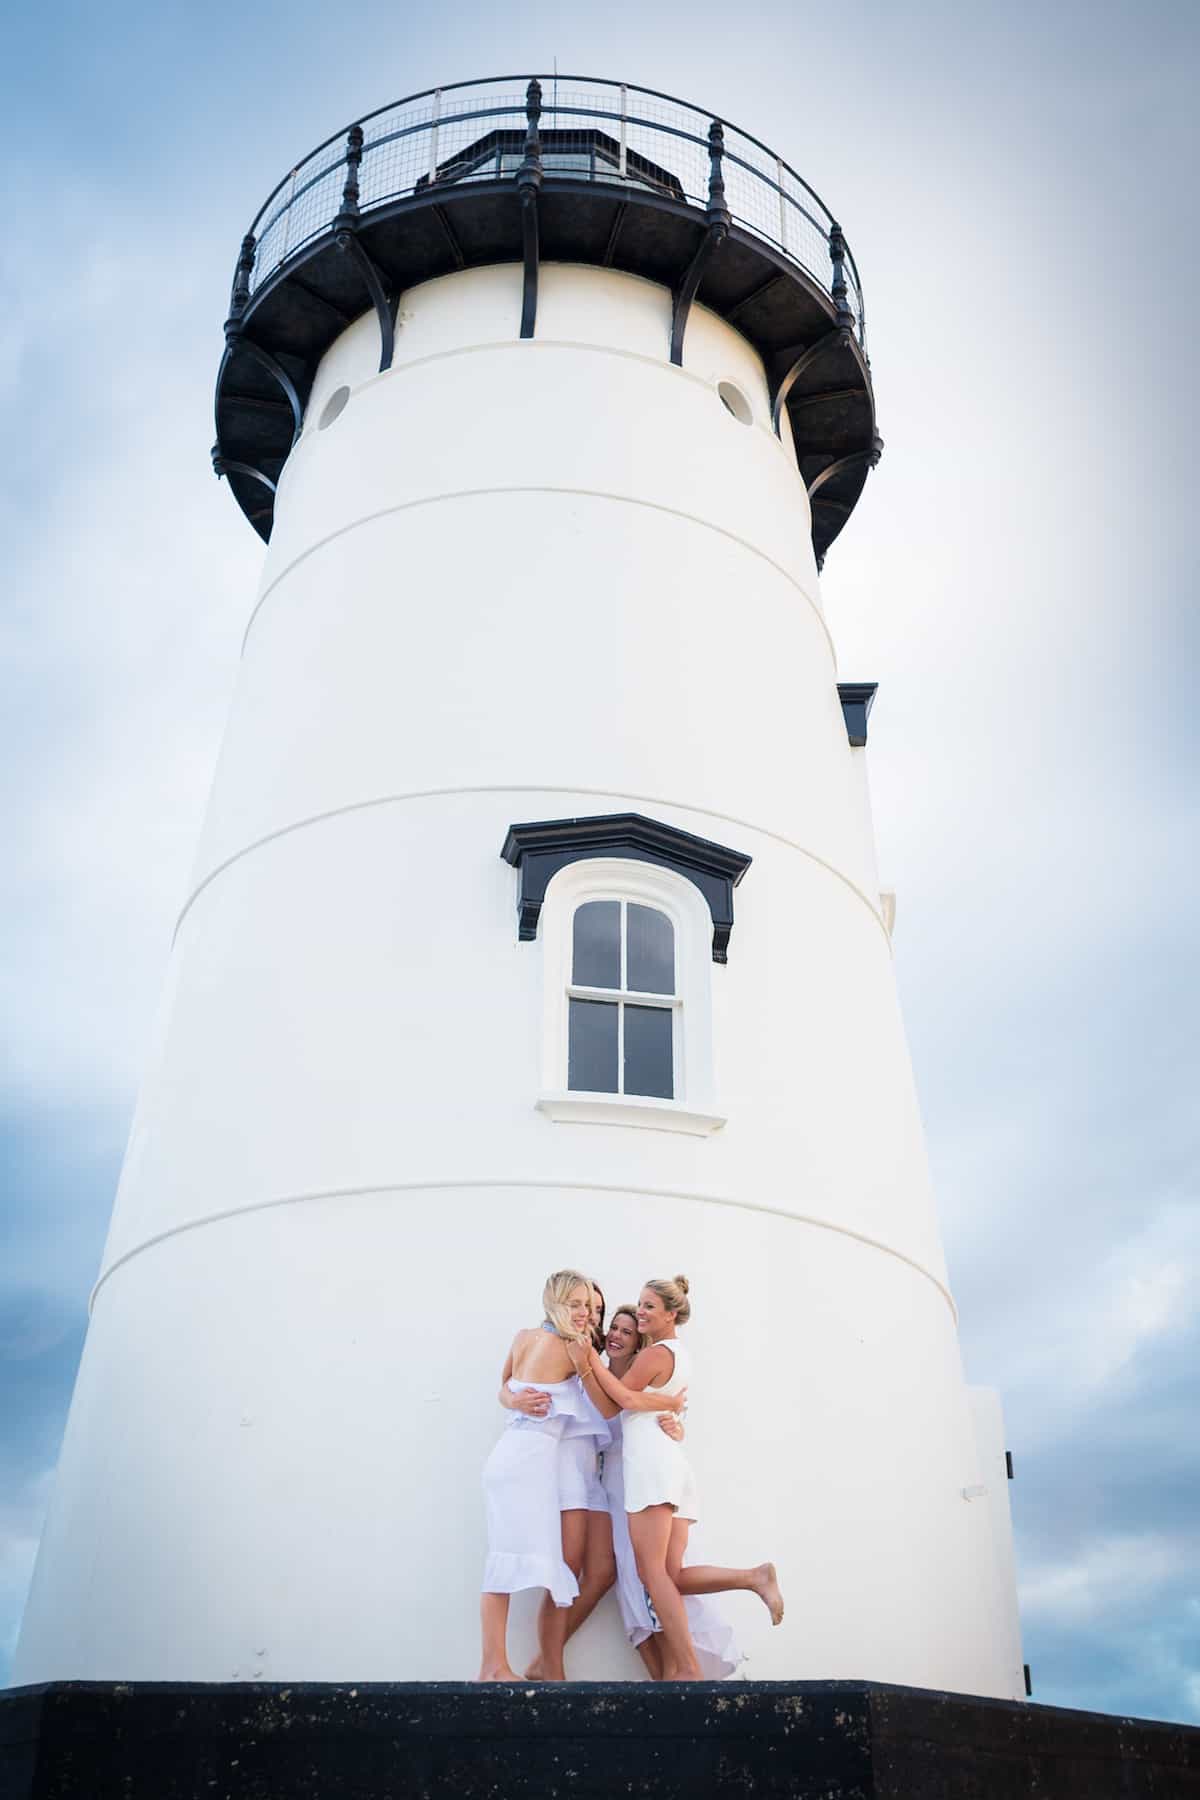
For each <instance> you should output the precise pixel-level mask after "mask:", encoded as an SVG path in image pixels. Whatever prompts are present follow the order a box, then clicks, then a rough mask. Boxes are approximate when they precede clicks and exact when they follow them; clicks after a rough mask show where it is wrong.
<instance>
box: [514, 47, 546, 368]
mask: <svg viewBox="0 0 1200 1800" xmlns="http://www.w3.org/2000/svg"><path fill="white" fill-rule="evenodd" d="M541 116H542V84H541V82H540V81H538V79H537V78H536V76H535V77H534V79H533V80H532V81H531V82H530V83H529V86H528V87H527V88H526V89H525V118H526V121H527V125H526V131H525V160H524V161H523V162H522V164H521V166H520V168H519V169H518V170H517V195H518V197H519V199H520V202H521V262H522V276H521V336H522V337H523V338H531V337H532V336H533V333H534V328H535V327H536V325H537V301H538V262H539V252H538V190H539V189H540V188H541V185H542V145H541V139H540V138H539V136H538V121H539V119H540V118H541Z"/></svg>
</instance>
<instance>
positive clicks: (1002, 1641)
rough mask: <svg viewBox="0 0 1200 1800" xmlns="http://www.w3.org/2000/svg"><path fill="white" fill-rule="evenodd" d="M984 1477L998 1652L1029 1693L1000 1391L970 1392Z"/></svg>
mask: <svg viewBox="0 0 1200 1800" xmlns="http://www.w3.org/2000/svg"><path fill="white" fill-rule="evenodd" d="M967 1391H968V1396H969V1399H970V1403H971V1416H972V1419H973V1420H974V1424H975V1442H976V1445H977V1447H978V1453H979V1473H980V1478H981V1480H982V1481H983V1482H984V1483H985V1484H986V1492H987V1508H988V1523H989V1525H990V1527H991V1538H992V1564H993V1583H994V1592H995V1600H994V1602H993V1616H994V1618H995V1621H996V1625H995V1631H996V1648H997V1652H998V1654H999V1655H1000V1656H1001V1657H1002V1658H1003V1670H1004V1678H1005V1680H1006V1682H1007V1686H1008V1691H1010V1692H1011V1693H1013V1694H1015V1695H1017V1696H1018V1698H1019V1697H1020V1696H1021V1695H1022V1694H1024V1692H1025V1661H1024V1651H1023V1650H1022V1648H1021V1620H1020V1617H1019V1615H1018V1612H1017V1565H1016V1558H1015V1556H1014V1555H1013V1528H1012V1506H1011V1504H1010V1500H1009V1492H1010V1490H1009V1476H1008V1457H1007V1437H1008V1434H1007V1432H1006V1431H1005V1429H1004V1411H1003V1408H1002V1406H1001V1403H1000V1396H999V1394H998V1393H997V1392H996V1390H995V1388H985V1387H972V1388H969V1389H968V1390H967Z"/></svg>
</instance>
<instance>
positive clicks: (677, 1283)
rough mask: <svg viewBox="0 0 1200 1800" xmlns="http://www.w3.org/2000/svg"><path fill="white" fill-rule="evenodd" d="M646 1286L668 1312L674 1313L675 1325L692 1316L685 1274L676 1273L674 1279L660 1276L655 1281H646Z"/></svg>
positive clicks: (684, 1322)
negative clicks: (670, 1279) (669, 1279)
mask: <svg viewBox="0 0 1200 1800" xmlns="http://www.w3.org/2000/svg"><path fill="white" fill-rule="evenodd" d="M646 1286H647V1287H648V1288H649V1289H650V1290H651V1292H652V1293H655V1294H657V1295H658V1297H659V1299H660V1300H661V1301H662V1303H663V1305H664V1306H665V1307H666V1309H667V1311H668V1312H672V1313H674V1314H675V1323H676V1324H677V1325H686V1324H687V1322H688V1320H689V1319H690V1318H691V1316H692V1303H691V1301H690V1300H689V1299H688V1278H687V1276H686V1275H677V1276H676V1277H675V1279H674V1281H668V1280H667V1278H666V1277H665V1276H662V1277H660V1279H659V1280H657V1281H648V1282H647V1283H646Z"/></svg>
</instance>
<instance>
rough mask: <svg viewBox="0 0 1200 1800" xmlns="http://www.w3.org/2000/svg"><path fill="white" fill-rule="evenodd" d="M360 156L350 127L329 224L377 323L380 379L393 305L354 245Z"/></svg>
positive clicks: (357, 135)
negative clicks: (337, 205) (338, 198)
mask: <svg viewBox="0 0 1200 1800" xmlns="http://www.w3.org/2000/svg"><path fill="white" fill-rule="evenodd" d="M362 156H363V129H362V126H361V125H352V126H351V127H350V129H349V131H348V132H347V133H346V183H345V186H344V187H343V188H342V206H341V211H340V212H339V213H338V215H337V218H336V219H335V220H334V221H333V241H334V243H335V244H336V245H337V247H338V249H339V250H340V251H342V253H343V255H346V256H349V258H350V260H351V262H353V264H354V266H355V267H356V268H357V270H358V272H359V274H360V275H361V276H362V278H363V285H364V286H365V288H366V290H367V294H368V296H369V298H370V301H371V305H372V306H373V307H374V308H375V317H376V319H377V320H378V322H379V373H380V374H381V375H382V374H383V372H384V370H385V369H390V368H391V366H392V357H393V356H394V355H395V351H396V314H395V305H396V302H395V297H394V296H393V295H391V294H389V292H388V288H387V283H386V282H385V280H384V276H383V272H382V270H381V269H380V268H379V267H378V266H377V265H376V264H375V262H373V261H372V259H371V257H370V256H368V254H367V252H366V251H365V250H364V249H363V247H362V245H361V244H360V243H359V241H358V236H357V233H358V223H359V217H360V215H359V208H358V169H359V164H360V163H361V162H362Z"/></svg>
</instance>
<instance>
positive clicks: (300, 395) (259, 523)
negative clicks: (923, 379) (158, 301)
mask: <svg viewBox="0 0 1200 1800" xmlns="http://www.w3.org/2000/svg"><path fill="white" fill-rule="evenodd" d="M510 79H513V80H515V78H508V77H505V78H501V79H500V81H493V82H489V83H486V84H483V83H469V82H468V83H458V84H455V85H454V86H452V87H448V88H444V89H442V90H440V91H439V94H438V96H436V97H434V96H431V95H425V96H414V97H413V100H412V101H411V102H401V103H400V104H399V106H398V107H390V108H384V109H381V111H380V112H379V113H377V114H371V115H368V116H367V117H366V118H364V119H363V120H362V121H361V122H360V123H359V124H357V125H355V126H352V127H351V128H350V130H349V131H348V132H347V133H345V134H344V135H342V136H341V137H340V138H339V137H335V138H331V139H329V140H327V141H326V143H325V144H323V145H321V146H319V147H318V149H317V150H316V151H314V152H313V154H312V156H310V157H309V158H307V159H305V161H304V162H302V163H301V164H300V165H299V167H298V168H297V169H296V170H294V171H292V173H291V174H290V175H289V177H287V178H286V179H285V181H284V182H282V183H280V184H279V186H278V187H277V188H276V189H275V190H274V192H273V193H272V195H271V196H270V198H269V200H268V202H267V204H266V205H265V206H264V207H263V208H262V209H261V210H260V212H259V214H258V216H257V218H256V219H255V221H254V227H253V229H252V230H251V231H250V232H248V233H247V234H246V236H245V238H244V239H243V240H242V244H241V248H240V251H239V255H238V260H237V265H236V268H235V271H234V280H233V287H232V292H231V296H230V309H229V318H228V321H227V325H226V344H227V347H226V353H225V355H224V356H223V357H222V360H221V366H220V369H219V371H218V377H217V395H216V415H217V416H216V427H217V442H218V455H219V457H220V459H221V461H222V463H223V466H224V467H225V469H226V470H227V472H228V474H229V481H230V487H231V488H232V490H233V492H234V494H235V496H236V498H237V500H238V503H239V505H240V506H241V507H242V508H243V510H244V511H245V512H246V514H247V516H248V517H249V518H250V519H251V522H252V523H253V524H254V526H255V528H256V530H258V531H259V532H260V534H261V535H262V536H263V537H264V538H265V537H269V536H270V531H271V523H272V516H273V489H272V486H271V485H270V484H272V483H276V482H278V479H279V473H280V470H281V469H282V467H283V465H284V463H285V461H286V460H287V456H288V454H289V452H290V450H291V448H292V445H293V444H294V443H295V440H296V437H297V435H298V429H299V426H300V424H301V423H302V420H303V410H304V406H305V404H306V402H307V398H308V394H309V391H310V389H311V385H312V380H313V376H314V373H315V371H316V367H317V364H318V363H319V361H320V359H321V357H322V355H323V354H324V353H325V351H326V350H327V349H328V348H329V346H330V344H331V343H332V342H333V341H334V340H335V338H336V337H337V336H338V334H339V332H340V331H341V330H342V329H344V327H345V325H346V323H347V322H348V321H350V320H352V319H354V318H356V317H357V316H358V315H359V314H360V313H361V312H362V310H363V308H364V306H367V305H369V306H371V307H373V308H374V310H375V313H376V317H377V319H378V323H379V330H380V367H381V368H387V367H388V366H389V365H390V363H391V361H392V355H393V347H394V306H395V300H396V296H398V294H399V293H401V292H402V291H403V290H405V289H406V288H409V287H413V286H415V285H417V283H419V282H422V281H428V280H430V279H433V278H436V277H437V276H439V275H444V274H449V273H452V272H453V271H455V270H458V269H465V268H473V267H479V266H482V265H485V264H488V263H496V262H519V263H520V264H521V266H522V277H523V280H522V317H521V325H520V330H521V334H522V335H523V336H531V335H532V334H533V332H534V331H535V330H536V320H537V288H538V273H539V269H540V265H541V263H542V262H544V261H546V260H554V261H560V262H581V263H591V264H594V265H598V266H603V267H610V268H614V269H617V270H620V271H622V272H628V273H633V274H638V275H642V276H645V277H647V278H648V279H650V280H652V281H656V282H658V283H660V284H662V285H664V286H666V287H668V288H669V289H670V290H671V293H672V328H671V345H670V354H671V357H672V360H673V361H674V362H676V363H678V362H679V361H680V360H681V359H682V356H683V353H684V340H685V333H686V325H687V320H688V316H689V314H690V311H691V308H692V307H693V305H694V304H695V303H696V302H697V301H702V302H703V304H704V305H705V306H706V307H708V308H709V309H711V310H712V311H713V312H715V313H717V314H718V316H720V317H722V318H725V319H727V320H729V321H730V322H731V323H734V324H735V325H736V328H737V330H738V331H739V332H740V333H741V334H742V335H743V336H744V337H745V338H746V339H747V340H748V341H749V343H750V344H751V345H752V346H753V348H754V349H755V350H756V351H757V352H758V353H759V355H760V356H761V358H762V360H763V363H764V365H765V367H766V370H767V376H768V381H769V383H770V385H771V392H772V403H773V404H772V412H773V423H774V424H775V427H776V429H777V430H780V431H781V425H782V418H783V413H784V411H786V412H787V413H788V416H789V420H790V424H791V438H792V442H793V445H794V449H795V454H796V460H797V464H798V466H799V469H800V473H801V476H802V478H803V480H804V483H805V487H806V489H807V490H808V491H809V493H810V497H811V513H812V538H813V548H814V551H815V552H816V556H817V560H818V563H819V562H820V561H821V560H822V559H823V557H824V554H825V552H826V550H827V549H828V547H829V545H830V543H832V541H833V539H834V538H835V537H836V536H837V534H838V532H839V531H840V530H841V529H842V527H843V525H844V523H845V521H846V519H847V518H848V517H849V515H850V513H851V511H852V510H853V508H854V505H855V503H856V502H857V500H858V497H859V494H860V493H861V491H862V487H863V484H864V482H865V480H866V476H867V472H868V469H869V468H870V467H872V466H873V464H874V462H875V461H876V460H877V459H878V448H879V440H878V437H877V434H876V426H875V403H874V395H873V391H872V385H871V377H870V369H869V365H868V363H867V358H866V350H865V333H864V323H863V309H862V289H861V283H860V281H859V278H858V273H857V270H856V269H855V267H854V259H853V257H852V256H851V254H850V252H849V250H848V248H847V247H846V244H845V239H844V237H843V235H842V233H841V230H840V228H839V227H838V225H837V224H836V222H835V221H834V220H833V218H832V215H831V214H829V212H828V209H826V208H825V207H824V205H823V203H822V202H821V200H820V199H819V197H818V196H817V195H816V194H815V193H814V192H813V190H812V189H811V188H810V187H809V186H808V184H807V183H805V182H803V181H802V180H801V178H800V177H799V176H797V175H796V173H795V171H794V170H791V169H790V168H788V166H787V165H786V164H784V163H783V162H782V161H781V160H780V159H777V158H775V157H774V156H773V153H771V152H770V151H768V150H767V149H766V146H765V145H762V144H760V143H759V142H758V140H757V139H755V138H752V137H750V136H749V135H748V134H746V133H744V132H740V131H738V130H737V129H736V128H735V127H733V126H731V125H730V124H729V123H728V121H726V120H722V119H720V118H719V117H715V116H714V115H712V114H709V115H707V118H704V119H703V121H702V116H701V115H699V114H698V113H697V112H696V111H695V109H693V108H689V107H687V106H686V104H685V103H684V102H682V101H677V100H674V99H673V98H672V97H671V96H669V95H662V94H658V93H656V92H654V91H652V90H646V89H639V88H636V87H633V86H632V85H622V84H619V83H615V82H604V81H591V79H590V78H585V77H570V78H566V77H563V78H561V81H562V84H563V90H564V91H563V98H562V101H561V103H560V101H559V97H558V90H557V89H555V90H553V92H551V90H550V89H548V88H547V89H545V90H543V87H542V80H541V79H539V78H538V77H536V76H535V77H533V78H532V79H531V80H529V81H524V80H523V81H522V83H521V98H520V99H519V100H518V98H517V96H516V95H515V94H504V93H497V92H496V91H495V89H496V88H497V87H499V86H502V85H503V83H505V82H507V81H508V80H510ZM581 83H587V84H590V88H591V89H594V90H595V91H594V92H576V91H574V90H575V89H576V88H577V87H578V86H579V84H581ZM446 96H454V99H455V104H456V106H457V109H458V110H457V111H456V112H455V114H454V116H453V118H450V117H449V115H448V114H443V115H442V118H441V129H442V130H443V132H445V131H446V130H448V129H449V127H450V126H451V125H453V126H455V128H456V129H457V128H458V127H461V126H463V124H464V121H467V120H470V121H477V122H478V123H477V124H475V125H472V126H471V127H470V129H469V130H468V131H467V132H466V134H465V135H466V136H467V137H469V138H470V141H469V142H464V141H463V137H464V134H463V133H462V132H461V131H460V132H459V135H458V136H457V137H455V136H454V135H453V133H451V136H450V137H449V138H447V137H445V136H443V138H442V139H439V138H438V136H437V133H438V130H439V123H438V119H439V108H441V107H442V106H443V104H448V101H446V102H444V100H443V97H446ZM618 96H619V97H618ZM431 98H435V100H436V103H435V104H434V105H432V106H431V105H430V104H428V102H429V101H430V100H431ZM420 103H424V104H420ZM521 115H523V117H522V120H521V130H520V132H517V131H515V130H513V129H511V128H510V127H509V126H508V124H507V122H508V121H510V120H512V121H515V118H516V117H520V116H521ZM548 117H558V118H559V119H560V120H562V119H565V120H567V122H568V123H569V124H570V126H571V129H570V130H565V129H562V130H556V129H550V130H547V129H546V122H547V118H548ZM602 126H603V127H605V129H601V127H602ZM472 130H473V131H475V132H476V133H482V134H483V135H481V136H480V135H476V136H474V137H470V131H472ZM638 134H640V139H639V137H638ZM510 139H511V140H512V142H511V145H510V143H509V140H510ZM627 139H628V140H629V141H628V142H627ZM638 141H640V145H641V147H640V148H636V147H635V142H638ZM658 144H661V145H662V146H663V147H664V148H663V150H662V151H661V153H660V157H659V159H658V160H656V158H655V155H654V154H653V152H654V149H655V146H656V145H658ZM443 145H444V148H443V150H442V155H441V157H440V159H439V155H438V151H439V148H440V147H442V146H443ZM426 146H427V147H428V156H427V157H426V156H425V147H426ZM521 146H523V148H524V155H523V158H522V162H521V166H520V168H519V170H517V179H516V181H515V182H514V180H513V176H512V173H511V171H512V166H513V165H512V160H511V154H512V153H513V152H518V153H519V148H520V147H521ZM572 146H574V147H575V148H576V150H578V149H579V148H580V147H583V148H585V149H586V148H587V147H588V146H590V160H589V158H587V157H584V158H582V161H583V163H584V164H585V165H586V167H587V170H588V172H586V173H580V172H579V170H577V169H574V168H573V167H572V166H571V165H572V162H573V161H579V160H581V159H580V158H579V157H578V156H577V157H575V158H574V159H573V158H572V157H571V155H570V154H569V152H570V149H571V147H572ZM672 146H675V148H674V149H672ZM484 151H487V152H488V153H489V154H491V153H492V152H494V173H489V172H487V171H485V170H484V169H483V167H482V163H483V161H485V160H486V158H485V157H484V155H483V153H484ZM647 151H649V152H651V154H647V153H646V152H647ZM506 156H507V157H508V158H509V160H508V161H507V162H506V163H504V158H505V157H506ZM396 157H401V158H402V159H404V160H403V161H402V163H401V164H397V163H396V162H395V161H394V160H393V161H390V162H389V161H388V159H389V158H392V159H395V158H396ZM672 158H676V159H678V160H677V162H676V167H675V168H672V166H671V163H672ZM700 158H703V162H704V166H705V167H706V168H707V180H706V181H704V180H703V178H701V176H700V174H699V169H698V168H697V163H698V161H699V159H700ZM381 159H382V160H381ZM502 163H504V166H505V167H506V168H507V170H508V171H509V172H508V173H502V168H501V165H502ZM468 165H471V166H470V167H468ZM373 170H374V171H375V172H374V173H372V171H373ZM681 177H683V178H681ZM731 179H732V180H733V182H734V186H733V187H730V185H729V184H730V181H731ZM331 184H336V186H335V188H334V193H335V195H336V201H335V203H333V204H331V205H330V209H329V212H328V213H325V214H324V222H323V223H322V213H321V201H320V198H319V197H320V195H321V194H323V193H325V192H326V191H328V189H329V188H330V186H331ZM514 187H515V189H516V204H515V205H514V203H513V196H514ZM772 207H775V208H776V209H777V212H778V221H777V222H776V223H775V224H771V222H770V209H771V208H772ZM293 219H295V220H297V221H298V222H297V224H296V227H295V231H294V232H293V228H292V221H293ZM794 233H801V234H803V233H807V236H806V237H803V239H802V241H801V239H800V238H797V237H795V236H792V235H791V234H794ZM814 245H820V246H821V247H822V248H823V249H824V251H825V252H827V255H826V256H825V258H824V261H823V262H822V259H821V258H818V257H816V255H815V251H814V250H813V246H814ZM718 249H719V251H720V254H717V253H716V252H717V251H718ZM822 268H823V269H824V271H825V272H824V273H822ZM680 270H683V271H684V272H685V273H684V275H683V277H682V278H681V276H680ZM267 359H269V360H267ZM264 375H265V376H269V382H266V383H264ZM272 393H274V394H279V393H282V395H283V396H284V398H285V399H286V402H287V411H286V413H285V412H282V411H281V410H280V409H279V408H278V407H272V405H271V404H270V403H269V396H270V395H271V394H272ZM781 435H782V432H781ZM251 471H253V473H251Z"/></svg>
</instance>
